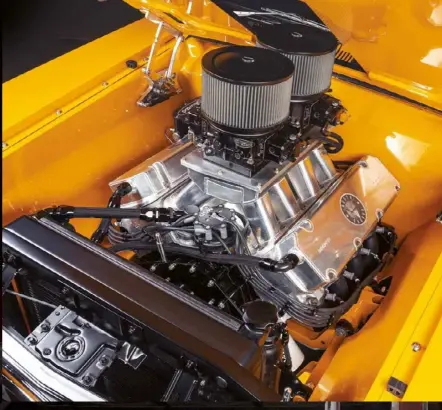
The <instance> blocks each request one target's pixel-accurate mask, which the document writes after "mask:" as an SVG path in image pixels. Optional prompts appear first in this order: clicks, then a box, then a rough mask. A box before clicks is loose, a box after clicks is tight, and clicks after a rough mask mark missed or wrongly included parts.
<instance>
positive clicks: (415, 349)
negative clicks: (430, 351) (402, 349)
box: [411, 342, 422, 352]
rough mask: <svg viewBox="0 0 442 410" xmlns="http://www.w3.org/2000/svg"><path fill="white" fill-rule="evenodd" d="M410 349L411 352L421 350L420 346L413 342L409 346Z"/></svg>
mask: <svg viewBox="0 0 442 410" xmlns="http://www.w3.org/2000/svg"><path fill="white" fill-rule="evenodd" d="M411 349H412V350H413V352H418V351H419V350H421V349H422V346H421V345H420V343H418V342H414V343H413V344H412V345H411Z"/></svg>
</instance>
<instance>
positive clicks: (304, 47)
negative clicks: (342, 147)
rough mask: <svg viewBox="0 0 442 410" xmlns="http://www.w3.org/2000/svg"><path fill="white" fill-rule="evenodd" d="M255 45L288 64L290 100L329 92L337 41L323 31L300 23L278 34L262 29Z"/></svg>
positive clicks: (301, 99) (306, 98)
mask: <svg viewBox="0 0 442 410" xmlns="http://www.w3.org/2000/svg"><path fill="white" fill-rule="evenodd" d="M257 46H258V47H264V48H267V49H270V50H274V51H278V52H279V53H281V54H283V55H284V56H286V57H287V58H289V59H290V60H291V61H292V63H293V65H294V67H295V74H294V79H293V85H292V101H307V100H311V99H314V98H315V97H317V96H319V95H320V94H322V93H323V92H325V91H327V90H328V89H329V87H330V82H331V78H332V73H333V64H334V62H335V54H336V49H337V46H338V42H337V40H336V38H335V36H334V35H333V34H332V33H331V32H329V31H327V30H326V29H324V28H317V27H312V26H307V25H301V24H290V25H289V26H288V27H287V28H286V29H281V30H278V31H275V30H270V29H262V30H260V31H259V33H258V41H257Z"/></svg>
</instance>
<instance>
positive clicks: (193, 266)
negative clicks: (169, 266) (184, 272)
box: [189, 264, 196, 273]
mask: <svg viewBox="0 0 442 410" xmlns="http://www.w3.org/2000/svg"><path fill="white" fill-rule="evenodd" d="M189 272H190V273H195V272H196V265H195V264H193V265H192V266H191V267H190V268H189Z"/></svg>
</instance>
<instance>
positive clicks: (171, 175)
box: [109, 142, 194, 208]
mask: <svg viewBox="0 0 442 410" xmlns="http://www.w3.org/2000/svg"><path fill="white" fill-rule="evenodd" d="M193 149H194V146H193V145H192V143H190V142H178V143H176V144H172V145H170V146H169V147H167V148H165V149H163V150H162V151H160V152H158V153H157V154H156V155H154V156H152V157H150V158H149V159H147V160H146V161H144V162H142V163H141V164H139V165H138V166H136V167H135V168H132V169H131V170H130V171H129V172H126V173H125V174H123V175H121V176H120V177H118V178H117V179H115V180H113V181H112V182H110V183H109V186H110V188H111V189H112V190H115V189H116V188H117V187H118V185H120V184H121V183H122V182H128V183H129V184H131V186H132V188H133V190H132V192H131V193H130V194H129V195H128V196H126V197H125V198H124V200H123V201H122V205H121V206H122V208H126V207H128V208H136V207H140V206H143V205H149V204H151V203H152V202H154V201H156V200H157V199H159V198H161V197H162V196H164V195H166V194H169V193H170V191H172V190H173V189H175V188H176V187H178V186H180V185H181V184H182V183H183V182H184V181H185V180H186V179H187V170H186V168H184V167H183V166H182V165H181V158H182V157H183V156H184V155H186V154H187V153H189V152H190V151H192V150H193Z"/></svg>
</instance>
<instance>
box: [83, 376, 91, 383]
mask: <svg viewBox="0 0 442 410" xmlns="http://www.w3.org/2000/svg"><path fill="white" fill-rule="evenodd" d="M92 382H93V379H92V377H91V376H84V377H83V383H84V384H86V385H89V384H91V383H92Z"/></svg>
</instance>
